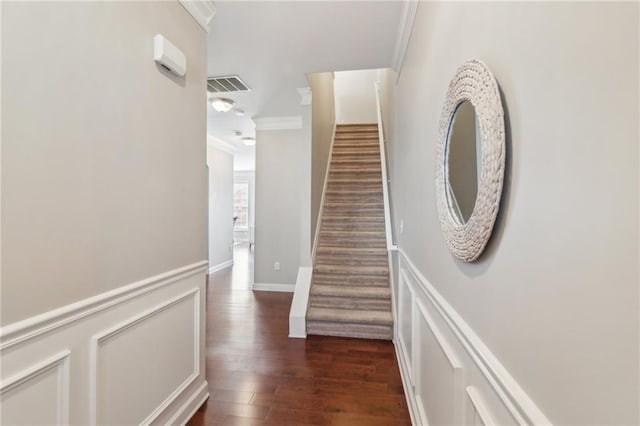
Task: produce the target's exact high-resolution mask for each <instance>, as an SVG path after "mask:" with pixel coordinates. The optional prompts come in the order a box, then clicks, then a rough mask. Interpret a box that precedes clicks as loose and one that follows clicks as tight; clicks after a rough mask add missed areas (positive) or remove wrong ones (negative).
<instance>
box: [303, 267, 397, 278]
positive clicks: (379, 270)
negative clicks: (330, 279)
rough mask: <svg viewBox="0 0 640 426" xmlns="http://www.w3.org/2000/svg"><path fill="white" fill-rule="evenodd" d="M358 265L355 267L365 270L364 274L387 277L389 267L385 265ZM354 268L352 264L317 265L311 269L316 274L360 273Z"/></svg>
mask: <svg viewBox="0 0 640 426" xmlns="http://www.w3.org/2000/svg"><path fill="white" fill-rule="evenodd" d="M359 266H361V267H360V268H357V269H361V270H366V272H364V273H365V275H373V276H379V277H386V278H387V279H388V277H389V268H388V267H387V266H366V265H359ZM355 269H356V268H354V267H353V266H340V265H317V266H315V268H314V269H313V272H314V273H316V274H319V273H322V274H336V275H349V274H352V275H360V273H359V272H356V271H355ZM336 280H338V281H339V279H336Z"/></svg>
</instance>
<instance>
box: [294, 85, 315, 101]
mask: <svg viewBox="0 0 640 426" xmlns="http://www.w3.org/2000/svg"><path fill="white" fill-rule="evenodd" d="M296 90H297V91H298V94H299V95H300V105H311V96H312V95H311V87H300V88H298V89H296Z"/></svg>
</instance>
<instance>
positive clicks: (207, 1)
mask: <svg viewBox="0 0 640 426" xmlns="http://www.w3.org/2000/svg"><path fill="white" fill-rule="evenodd" d="M178 2H179V3H180V4H181V5H182V7H184V8H185V9H186V10H187V12H189V14H190V15H191V16H193V19H195V20H196V22H197V23H198V25H200V26H201V27H202V29H204V30H205V31H206V32H209V23H210V22H211V20H212V19H213V17H214V16H215V14H216V7H215V6H214V5H213V1H211V0H178Z"/></svg>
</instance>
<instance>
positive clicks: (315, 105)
mask: <svg viewBox="0 0 640 426" xmlns="http://www.w3.org/2000/svg"><path fill="white" fill-rule="evenodd" d="M307 79H308V80H309V86H310V87H311V93H312V99H311V241H312V242H313V239H314V237H315V233H316V225H317V222H318V214H319V212H320V202H321V200H322V190H323V188H324V178H325V175H326V172H327V165H328V164H329V150H330V149H331V141H332V140H333V128H334V125H335V121H336V113H335V99H334V96H333V73H332V72H323V73H314V74H309V75H307Z"/></svg>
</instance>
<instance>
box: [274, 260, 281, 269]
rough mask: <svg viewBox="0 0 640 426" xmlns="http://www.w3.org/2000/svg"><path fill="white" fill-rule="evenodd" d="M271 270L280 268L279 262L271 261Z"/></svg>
mask: <svg viewBox="0 0 640 426" xmlns="http://www.w3.org/2000/svg"><path fill="white" fill-rule="evenodd" d="M273 270H274V271H279V270H280V262H273Z"/></svg>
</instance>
